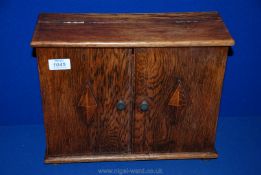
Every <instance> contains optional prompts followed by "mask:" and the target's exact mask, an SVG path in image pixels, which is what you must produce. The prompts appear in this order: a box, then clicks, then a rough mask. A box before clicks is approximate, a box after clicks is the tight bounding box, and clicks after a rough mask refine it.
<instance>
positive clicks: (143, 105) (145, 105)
mask: <svg viewBox="0 0 261 175" xmlns="http://www.w3.org/2000/svg"><path fill="white" fill-rule="evenodd" d="M148 109H149V104H148V102H147V101H146V100H143V101H142V102H141V104H140V110H141V111H142V112H146V111H148Z"/></svg>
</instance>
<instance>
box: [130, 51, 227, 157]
mask: <svg viewBox="0 0 261 175" xmlns="http://www.w3.org/2000/svg"><path fill="white" fill-rule="evenodd" d="M226 59H227V47H189V48H185V47H184V48H140V49H136V50H135V69H136V72H135V88H136V94H135V95H136V103H135V104H136V108H135V117H134V124H133V126H134V129H133V133H134V134H133V152H135V153H151V152H206V151H210V152H212V151H214V144H215V134H216V124H217V118H218V112H219V103H220V96H221V90H222V83H223V77H224V71H225V65H226ZM144 100H146V101H147V102H148V104H149V109H148V111H146V112H142V111H141V110H140V106H139V105H140V104H141V103H142V101H144Z"/></svg>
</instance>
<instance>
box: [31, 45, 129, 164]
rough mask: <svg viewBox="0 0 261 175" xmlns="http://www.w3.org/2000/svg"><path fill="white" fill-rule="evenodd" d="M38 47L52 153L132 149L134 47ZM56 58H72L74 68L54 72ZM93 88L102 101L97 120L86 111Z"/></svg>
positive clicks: (49, 152)
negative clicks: (84, 101) (84, 102)
mask: <svg viewBox="0 0 261 175" xmlns="http://www.w3.org/2000/svg"><path fill="white" fill-rule="evenodd" d="M36 51H37V56H38V65H39V74H40V82H41V94H42V98H43V110H44V122H45V130H46V140H47V149H46V158H47V159H48V157H49V156H70V155H79V154H85V155H90V154H92V155H93V154H94V155H95V154H111V153H128V152H130V144H129V143H130V133H131V132H130V131H131V129H130V118H131V114H132V111H131V106H132V104H131V97H132V89H131V88H132V85H131V62H132V61H131V60H132V50H131V49H117V48H111V49H109V48H108V49H102V48H101V49H97V48H37V50H36ZM51 58H70V60H71V67H72V68H71V70H58V71H50V70H49V69H48V59H51ZM87 85H88V86H87ZM87 87H88V88H90V89H91V91H92V93H93V96H94V97H95V99H96V102H97V108H96V111H95V113H94V116H93V117H91V121H90V117H88V116H86V115H88V113H86V111H84V110H82V106H79V101H80V99H81V97H82V95H83V94H85V91H86V88H87ZM88 88H87V89H88ZM120 99H121V100H123V101H125V103H126V106H127V107H126V110H124V111H117V109H116V103H117V101H118V100H120ZM86 119H88V121H86Z"/></svg>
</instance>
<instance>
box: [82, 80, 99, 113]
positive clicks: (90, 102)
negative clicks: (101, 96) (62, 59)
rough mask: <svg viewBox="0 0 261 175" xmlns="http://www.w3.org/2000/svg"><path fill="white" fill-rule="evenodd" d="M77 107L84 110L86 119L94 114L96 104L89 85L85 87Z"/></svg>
mask: <svg viewBox="0 0 261 175" xmlns="http://www.w3.org/2000/svg"><path fill="white" fill-rule="evenodd" d="M78 106H79V107H82V108H84V109H85V111H86V115H87V116H86V117H87V118H90V117H92V116H93V114H94V113H95V111H96V109H97V102H96V99H95V97H94V95H93V93H92V91H91V88H90V86H89V85H87V87H86V91H85V92H84V94H83V95H82V96H81V98H80V101H79V103H78Z"/></svg>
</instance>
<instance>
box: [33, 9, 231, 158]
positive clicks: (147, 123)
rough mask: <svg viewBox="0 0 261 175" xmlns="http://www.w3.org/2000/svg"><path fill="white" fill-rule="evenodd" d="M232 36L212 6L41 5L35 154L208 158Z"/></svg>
mask: <svg viewBox="0 0 261 175" xmlns="http://www.w3.org/2000/svg"><path fill="white" fill-rule="evenodd" d="M233 44H234V40H233V39H232V38H231V36H230V35H229V33H228V31H227V29H226V27H225V25H224V24H223V22H222V20H221V18H220V17H219V15H218V14H217V13H216V12H210V13H207V12H201V13H167V14H41V15H40V16H39V19H38V23H37V26H36V30H35V33H34V36H33V40H32V42H31V45H32V46H33V47H34V48H36V55H37V60H38V68H39V76H40V84H41V94H42V101H43V112H44V124H45V131H46V145H47V147H46V158H45V162H47V163H62V162H82V161H111V160H142V159H186V158H216V157H217V153H216V151H215V148H214V146H215V135H216V126H217V119H218V112H219V103H220V96H221V90H222V83H223V77H224V71H225V66H226V60H227V52H228V48H229V46H231V45H233Z"/></svg>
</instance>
